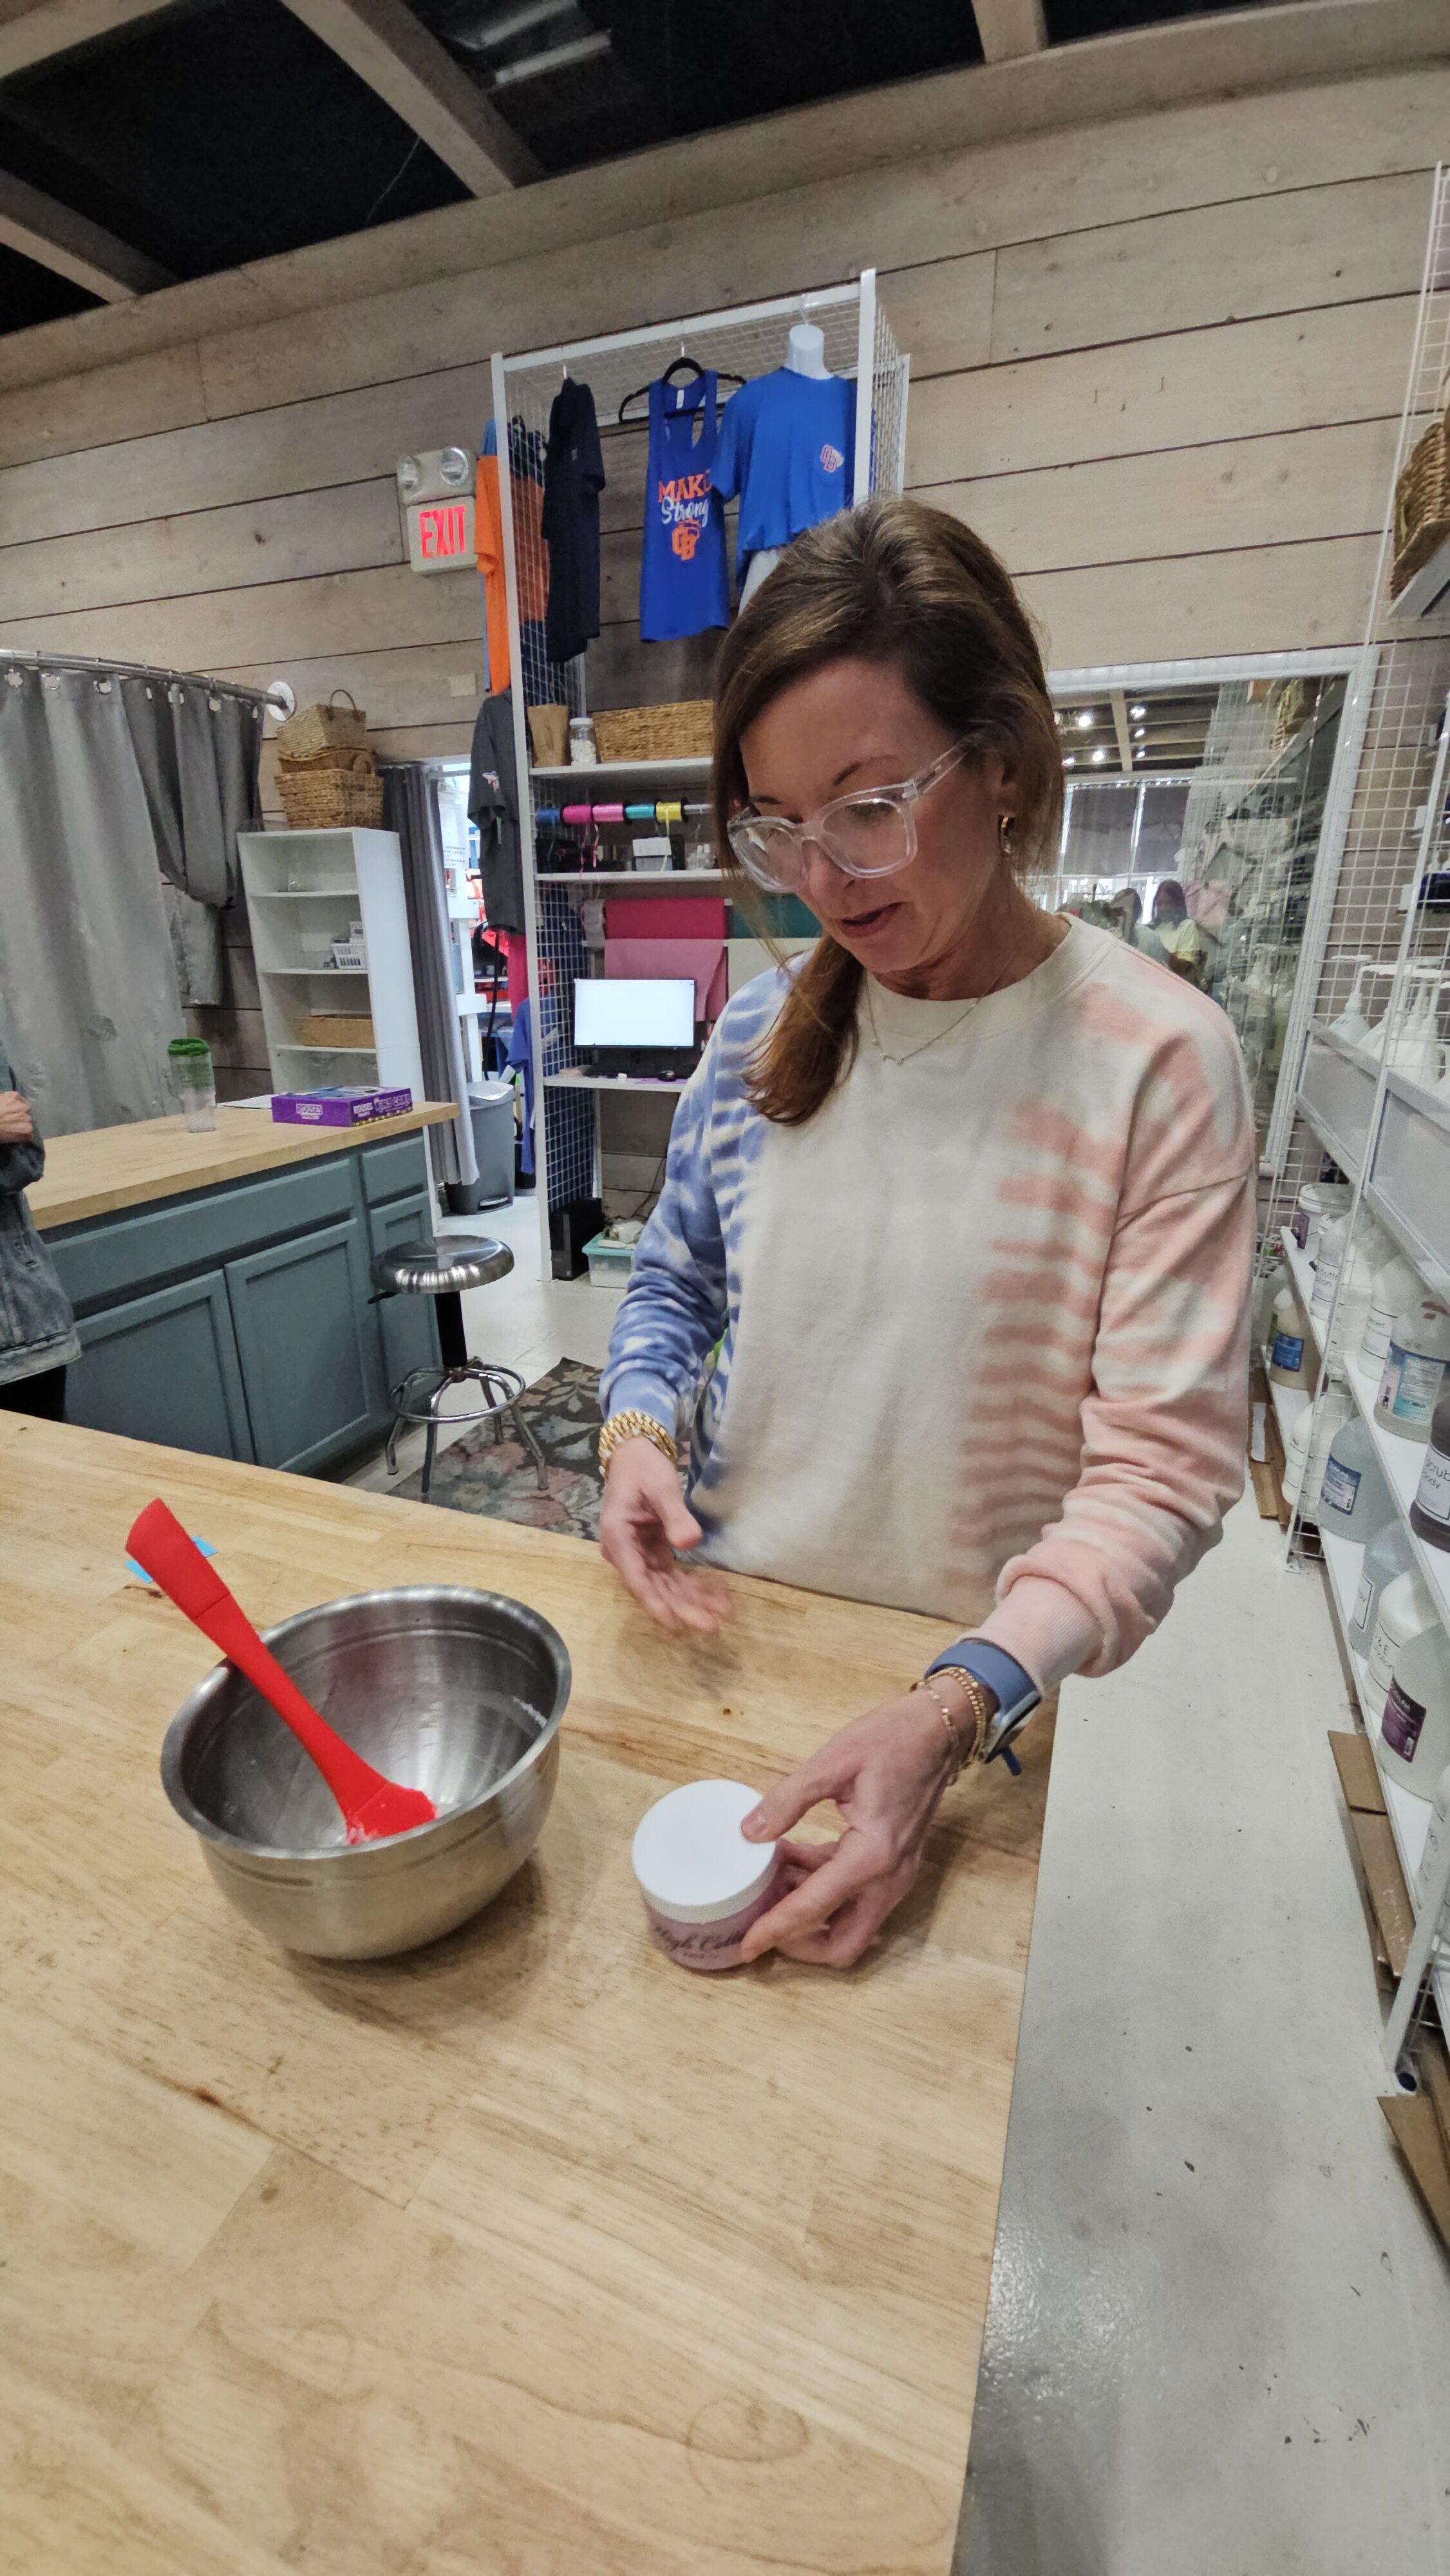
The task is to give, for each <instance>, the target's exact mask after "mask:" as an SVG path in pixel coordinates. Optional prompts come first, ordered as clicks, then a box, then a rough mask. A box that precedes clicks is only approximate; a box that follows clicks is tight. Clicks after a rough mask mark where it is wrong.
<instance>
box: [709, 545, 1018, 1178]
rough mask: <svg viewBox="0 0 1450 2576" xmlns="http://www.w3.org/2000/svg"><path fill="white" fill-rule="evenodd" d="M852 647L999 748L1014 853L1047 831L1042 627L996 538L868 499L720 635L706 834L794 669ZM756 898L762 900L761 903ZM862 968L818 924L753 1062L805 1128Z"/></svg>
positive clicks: (829, 1078)
mask: <svg viewBox="0 0 1450 2576" xmlns="http://www.w3.org/2000/svg"><path fill="white" fill-rule="evenodd" d="M847 656H852V657H857V658H859V659H861V660H864V661H868V662H889V663H891V664H893V665H894V666H895V668H896V669H897V670H898V671H899V672H900V673H901V676H902V678H903V679H904V680H905V682H906V684H907V687H908V688H909V689H910V690H911V692H912V694H913V696H915V697H916V698H918V699H919V700H920V701H921V704H922V705H923V706H924V707H925V708H927V709H928V711H929V712H930V713H931V714H932V715H933V716H935V717H936V719H937V721H938V723H939V724H941V725H942V726H944V728H945V729H946V731H947V733H948V734H949V735H950V737H951V739H952V740H953V741H954V742H957V741H962V740H966V741H968V742H970V743H971V744H972V746H973V748H974V750H976V751H977V752H978V753H979V754H980V755H981V756H983V757H985V756H986V755H987V754H989V753H992V752H995V753H996V754H997V755H998V756H999V757H1000V758H1001V760H1002V761H1003V762H1004V764H1005V766H1006V768H1007V771H1008V773H1009V775H1010V777H1011V780H1012V792H1013V803H1014V808H1015V811H1014V814H1013V849H1012V865H1013V867H1014V868H1015V869H1018V870H1022V869H1023V868H1027V867H1030V866H1031V865H1032V864H1033V862H1034V861H1035V860H1037V859H1038V858H1039V857H1040V855H1041V853H1042V852H1043V851H1044V850H1045V849H1046V848H1048V847H1049V846H1051V845H1052V844H1053V843H1055V840H1056V836H1057V831H1058V826H1059V822H1060V818H1061V813H1062V755H1061V751H1060V749H1059V746H1058V739H1057V725H1056V720H1055V718H1054V716H1053V712H1052V702H1051V700H1050V698H1049V697H1048V694H1047V679H1046V675H1045V673H1044V671H1043V668H1042V656H1041V653H1040V652H1039V650H1038V647H1037V639H1036V636H1035V635H1034V634H1033V631H1032V627H1031V625H1030V624H1029V622H1028V618H1027V614H1026V611H1025V610H1024V609H1023V607H1022V604H1021V602H1020V601H1019V599H1018V597H1017V594H1016V591H1015V590H1014V589H1013V587H1012V582H1011V578H1010V576H1009V574H1008V573H1007V572H1006V570H1005V568H1004V567H1003V566H1002V565H1001V564H1000V563H999V562H998V560H997V558H996V556H995V555H994V554H993V552H992V550H991V547H990V546H986V545H984V544H983V543H982V540H981V538H980V537H978V536H974V535H973V533H972V531H971V529H970V528H967V527H964V526H963V525H962V522H961V521H960V519H953V518H951V517H949V516H948V514H947V512H946V511H945V510H933V509H929V508H928V507H927V505H926V503H925V502H922V501H907V500H901V499H894V500H878V501H863V502H862V503H861V504H860V505H859V507H857V508H856V509H854V510H843V511H842V512H841V513H840V514H839V516H838V517H836V518H833V519H826V520H823V521H822V523H821V525H820V526H819V527H817V528H811V529H808V530H807V532H806V534H805V535H804V536H801V537H797V538H796V541H795V543H794V545H792V546H791V547H790V548H789V549H788V550H787V552H786V553H785V554H783V555H782V557H781V559H780V562H779V563H778V564H777V565H776V568H775V570H774V572H773V573H771V575H770V577H769V579H768V580H767V581H765V582H763V583H762V584H761V587H760V589H759V590H758V591H757V592H756V594H755V597H754V598H753V599H752V600H751V601H750V603H749V605H748V606H747V607H745V608H743V609H742V610H741V612H740V615H739V617H738V618H737V620H736V622H735V624H734V626H733V627H732V628H731V630H730V633H729V634H728V636H727V637H726V639H725V644H724V648H723V650H722V652H721V655H720V665H719V673H718V677H717V681H716V692H715V774H714V811H715V833H716V839H717V841H718V844H719V847H720V852H721V860H722V864H723V865H724V866H725V868H726V869H727V870H728V871H729V873H730V874H731V876H732V877H733V879H734V881H735V883H736V885H737V886H738V887H739V888H740V889H741V891H742V893H744V894H745V898H746V906H747V909H749V907H750V894H749V888H748V880H747V879H746V878H745V877H744V876H743V874H742V873H741V871H740V870H739V867H738V864H737V863H736V861H735V860H734V857H733V854H732V852H731V849H730V843H729V840H728V838H727V833H726V826H727V825H728V823H729V821H730V817H731V815H732V814H734V813H735V812H736V811H737V809H738V808H739V807H740V806H741V805H743V804H745V803H746V802H747V801H748V798H749V785H748V782H747V780H746V776H745V763H744V760H743V758H742V756H741V749H740V738H741V736H742V734H743V733H744V732H745V731H746V728H747V727H748V726H749V725H751V724H753V723H754V721H755V718H756V717H757V716H758V715H760V714H761V712H762V711H763V709H764V708H765V707H767V706H768V705H769V704H770V701H771V699H772V698H774V697H777V696H778V695H779V693H780V691H781V690H782V689H784V688H788V687H789V686H790V684H791V682H792V681H793V680H800V679H804V678H805V677H806V675H807V673H808V672H811V671H818V670H820V669H821V668H822V667H823V665H824V664H826V663H828V662H838V661H841V660H843V659H845V658H846V657H847ZM757 910H758V904H757ZM860 991H861V967H860V965H859V964H858V962H857V960H856V959H855V958H854V957H852V956H851V955H850V954H849V952H848V951H847V950H846V949H844V948H842V947H840V946H839V945H838V944H837V942H836V941H835V940H834V939H831V938H829V937H826V936H824V935H823V936H822V937H821V938H820V939H819V940H818V941H817V943H816V946H815V949H814V950H813V952H812V954H811V955H810V957H809V958H808V959H807V961H806V964H805V965H804V967H803V968H802V969H801V971H800V973H799V974H797V975H796V976H795V977H794V978H793V980H792V983H791V987H790V991H789V993H788V994H787V996H786V999H785V1001H784V1003H783V1004H782V1007H781V1010H780V1013H779V1015H778V1017H777V1019H776V1021H775V1023H774V1026H773V1027H772V1029H771V1031H770V1034H769V1036H768V1037H767V1039H766V1040H765V1043H764V1045H763V1046H762V1048H761V1050H760V1053H759V1055H758V1056H757V1058H756V1060H755V1062H754V1064H753V1065H752V1067H751V1070H750V1076H749V1088H750V1092H751V1097H752V1098H753V1100H754V1101H755V1104H756V1107H757V1108H759V1109H761V1110H762V1111H763V1112H764V1114H765V1116H766V1117H767V1118H772V1119H774V1120H775V1121H776V1122H777V1124H778V1125H780V1126H783V1127H803V1126H804V1125H805V1123H806V1121H807V1119H809V1118H813V1117H814V1116H815V1114H816V1111H817V1110H818V1109H819V1108H820V1107H821V1106H822V1104H823V1103H824V1102H825V1101H826V1100H827V1099H828V1098H829V1096H830V1094H831V1092H832V1091H833V1090H834V1088H835V1086H836V1084H837V1083H838V1082H839V1081H840V1080H841V1078H842V1076H843V1074H845V1073H846V1072H847V1071H848V1070H849V1067H850V1063H851V1058H852V1055H853V1054H854V1051H855V1045H856V1010H857V1003H858V1000H859V997H860Z"/></svg>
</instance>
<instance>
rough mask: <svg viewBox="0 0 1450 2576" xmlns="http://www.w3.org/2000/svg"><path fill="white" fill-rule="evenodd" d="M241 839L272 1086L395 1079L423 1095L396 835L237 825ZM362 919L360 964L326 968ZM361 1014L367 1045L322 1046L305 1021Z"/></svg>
mask: <svg viewBox="0 0 1450 2576" xmlns="http://www.w3.org/2000/svg"><path fill="white" fill-rule="evenodd" d="M238 848H239V850H240V852H241V860H242V884H243V887H244V888H245V891H246V897H247V913H248V917H249V920H250V923H251V930H252V953H253V957H254V959H255V962H256V969H257V986H258V991H259V993H260V997H261V1005H262V1025H263V1028H264V1029H265V1031H266V1037H267V1055H268V1060H269V1062H270V1065H271V1069H272V1086H273V1089H274V1090H276V1091H316V1090H320V1089H323V1088H332V1087H334V1086H336V1085H338V1084H354V1083H373V1082H375V1083H381V1084H383V1085H385V1086H386V1087H387V1088H389V1089H399V1088H401V1087H402V1086H403V1085H406V1086H407V1088H408V1089H409V1090H410V1091H411V1092H412V1094H413V1097H414V1099H415V1100H421V1099H422V1098H423V1064H422V1057H421V1054H420V1051H419V1046H418V1012H417V1005H416V1002H415V1000H414V994H413V966H412V955H411V951H410V949H409V945H408V908H407V904H406V901H405V899H404V895H403V862H402V856H401V853H400V850H399V847H398V836H397V834H396V832H370V831H336V832H287V831H284V832H243V833H242V834H241V835H240V836H239V840H238ZM358 922H360V923H361V924H362V938H363V946H364V950H365V954H366V963H365V964H364V965H362V966H347V967H340V966H337V965H334V964H333V962H332V960H331V956H330V954H329V953H328V952H330V949H331V945H332V942H333V941H334V940H346V939H348V937H349V935H350V934H351V932H352V931H353V927H354V925H355V924H356V923H358ZM327 1019H339V1020H343V1019H353V1020H366V1021H369V1022H370V1023H371V1026H372V1044H371V1045H370V1046H366V1045H359V1044H357V1043H356V1042H355V1041H353V1040H352V1039H348V1041H347V1042H346V1043H341V1042H339V1043H337V1044H334V1045H328V1044H326V1043H322V1042H319V1041H318V1039H317V1037H316V1036H315V1035H308V1036H305V1037H304V1036H303V1034H302V1028H303V1025H304V1024H305V1023H310V1022H316V1021H318V1020H327Z"/></svg>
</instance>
